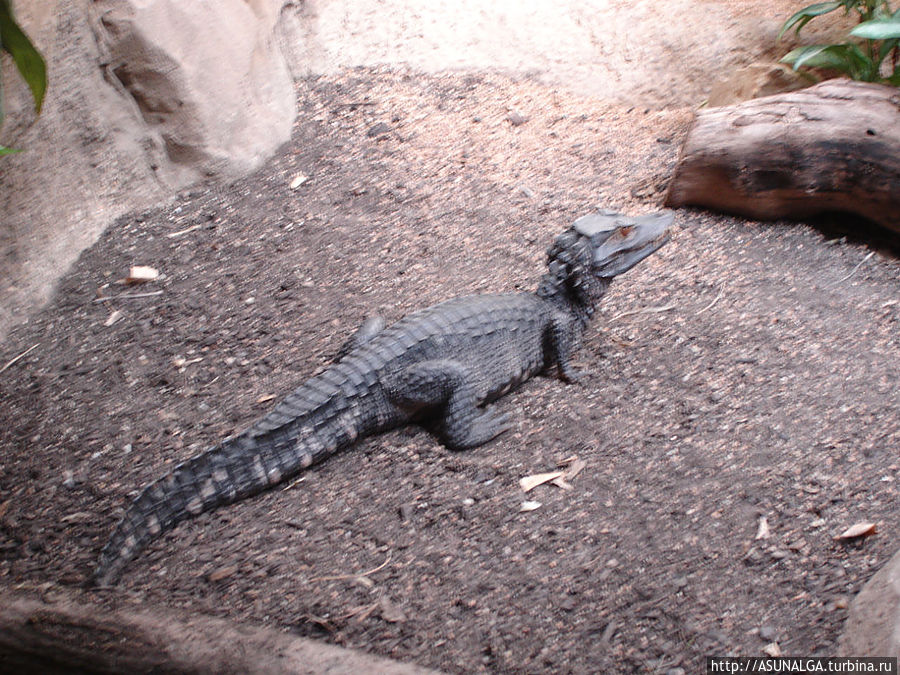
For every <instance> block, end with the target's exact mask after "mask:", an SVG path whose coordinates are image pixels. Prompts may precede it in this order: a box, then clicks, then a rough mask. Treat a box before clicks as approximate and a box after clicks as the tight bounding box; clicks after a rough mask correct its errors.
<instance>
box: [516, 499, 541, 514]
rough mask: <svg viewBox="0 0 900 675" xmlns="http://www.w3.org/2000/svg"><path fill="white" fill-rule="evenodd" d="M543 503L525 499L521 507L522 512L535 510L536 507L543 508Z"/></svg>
mask: <svg viewBox="0 0 900 675" xmlns="http://www.w3.org/2000/svg"><path fill="white" fill-rule="evenodd" d="M541 506H542V504H541V503H540V502H530V501H524V502H522V505H521V506H520V507H519V512H520V513H525V512H527V511H534V510H535V509H539V508H541Z"/></svg>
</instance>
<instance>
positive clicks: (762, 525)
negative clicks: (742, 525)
mask: <svg viewBox="0 0 900 675" xmlns="http://www.w3.org/2000/svg"><path fill="white" fill-rule="evenodd" d="M768 538H769V521H768V520H766V517H765V516H760V517H759V527H758V528H757V529H756V539H768Z"/></svg>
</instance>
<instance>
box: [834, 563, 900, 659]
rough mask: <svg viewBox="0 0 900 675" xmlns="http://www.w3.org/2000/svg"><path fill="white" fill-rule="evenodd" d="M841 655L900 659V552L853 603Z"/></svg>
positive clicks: (845, 627) (845, 629)
mask: <svg viewBox="0 0 900 675" xmlns="http://www.w3.org/2000/svg"><path fill="white" fill-rule="evenodd" d="M839 652H840V654H841V655H845V656H893V657H894V658H900V551H898V552H897V553H896V554H895V555H894V557H893V558H891V559H890V561H889V562H888V563H887V565H885V566H884V567H882V568H881V569H880V570H879V571H878V572H877V573H876V574H875V576H874V577H872V578H871V579H869V581H868V583H866V585H865V586H863V589H862V590H861V591H860V592H859V594H857V596H856V597H855V598H854V599H853V602H852V603H851V605H850V615H849V616H848V617H847V622H846V624H845V626H844V633H843V635H841V639H840V646H839Z"/></svg>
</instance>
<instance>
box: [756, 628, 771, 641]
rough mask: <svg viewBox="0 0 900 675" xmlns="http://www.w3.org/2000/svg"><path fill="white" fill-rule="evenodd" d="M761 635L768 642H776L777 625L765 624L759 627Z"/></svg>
mask: <svg viewBox="0 0 900 675" xmlns="http://www.w3.org/2000/svg"><path fill="white" fill-rule="evenodd" d="M759 637H761V638H762V639H763V640H765V641H766V642H774V641H775V627H774V626H763V627H761V628H760V629H759Z"/></svg>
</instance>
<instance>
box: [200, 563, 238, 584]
mask: <svg viewBox="0 0 900 675" xmlns="http://www.w3.org/2000/svg"><path fill="white" fill-rule="evenodd" d="M237 571H238V568H237V566H236V565H229V566H228V567H220V568H219V569H217V570H216V571H215V572H210V573H209V576H207V577H206V578H207V580H208V581H210V582H212V583H215V582H217V581H222V579H227V578H228V577H230V576H232V575H233V574H234V573H235V572H237Z"/></svg>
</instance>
